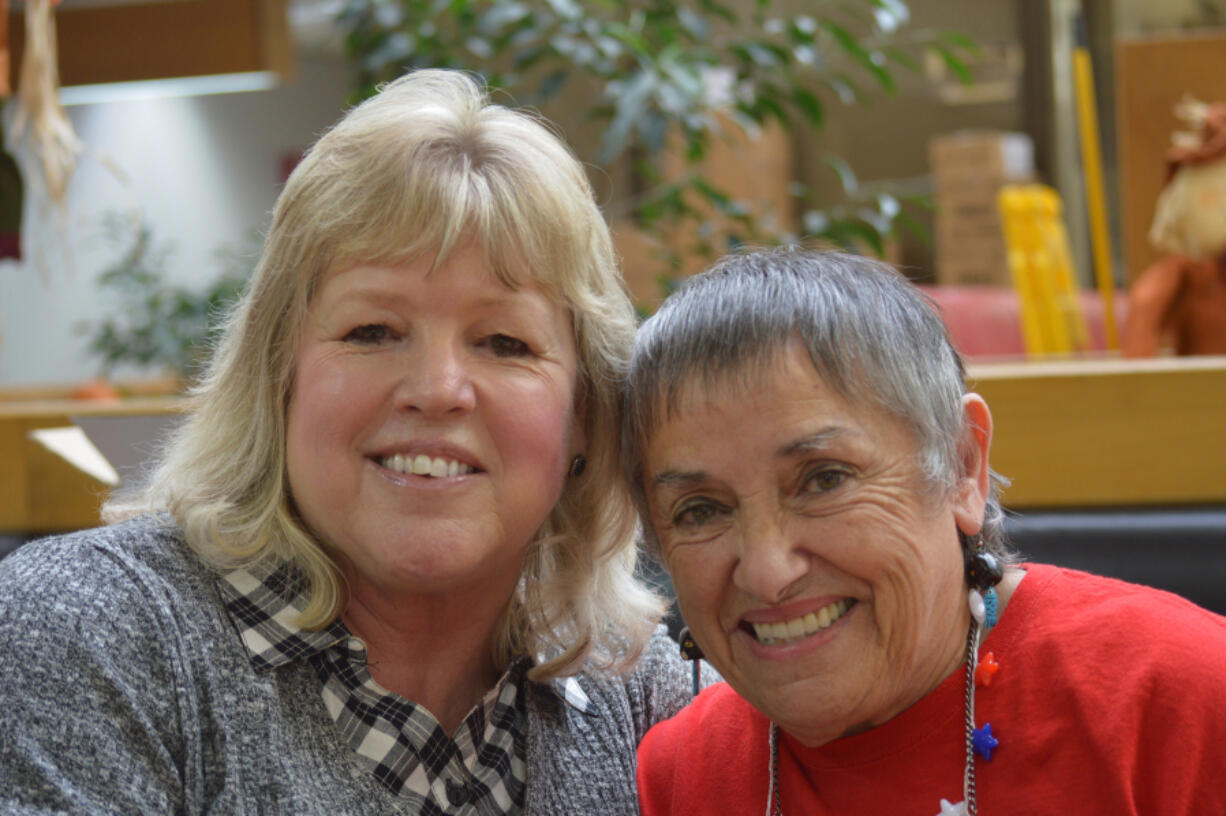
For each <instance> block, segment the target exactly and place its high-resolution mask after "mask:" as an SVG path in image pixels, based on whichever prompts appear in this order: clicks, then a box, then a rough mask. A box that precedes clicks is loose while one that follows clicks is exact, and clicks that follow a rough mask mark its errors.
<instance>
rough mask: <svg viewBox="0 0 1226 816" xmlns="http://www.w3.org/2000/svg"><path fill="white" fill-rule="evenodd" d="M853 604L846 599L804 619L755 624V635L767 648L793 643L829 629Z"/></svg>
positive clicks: (811, 613) (805, 616)
mask: <svg viewBox="0 0 1226 816" xmlns="http://www.w3.org/2000/svg"><path fill="white" fill-rule="evenodd" d="M851 604H852V601H851V600H850V599H848V598H844V599H843V600H841V601H837V602H835V603H832V604H830V605H829V606H827V607H825V608H823V609H822V610H821V611H820V612H817V613H813V612H810V613H809V614H807V615H804V616H803V617H799V618H793V619H792V620H790V621H780V622H777V623H755V624H754V625H753V631H754V635H755V636H756V637H757V638H758V641H759V642H761V643H764V644H766V645H767V646H778V645H781V644H784V643H791V642H792V641H795V640H800V639H801V638H803V637H808V636H809V635H812V634H814V633H815V632H820V631H821V630H823V629H825V628H827V627H828V626H830V625H831V624H832V623H834V622H835V621H837V620H838V619H839V618H841V617H842V616H843V614H844V613H845V612H846V611H847V610H848V609H850V608H851Z"/></svg>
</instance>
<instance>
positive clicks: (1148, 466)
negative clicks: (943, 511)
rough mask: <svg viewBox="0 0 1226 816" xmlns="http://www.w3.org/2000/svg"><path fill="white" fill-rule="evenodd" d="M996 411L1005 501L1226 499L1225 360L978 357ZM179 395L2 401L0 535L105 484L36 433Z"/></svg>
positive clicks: (76, 518) (64, 522) (65, 525)
mask: <svg viewBox="0 0 1226 816" xmlns="http://www.w3.org/2000/svg"><path fill="white" fill-rule="evenodd" d="M970 381H971V386H972V388H974V389H975V390H976V391H978V392H979V393H981V394H983V396H984V398H985V399H987V401H988V405H989V406H990V407H991V409H992V415H993V417H994V419H995V433H994V439H993V442H992V454H991V459H992V466H993V467H994V468H995V469H996V470H997V471H999V472H1000V473H1002V474H1004V475H1005V476H1008V477H1009V478H1010V479H1012V481H1013V485H1012V487H1010V488H1009V489H1008V490H1007V491H1006V492H1005V496H1004V499H1005V502H1004V503H1005V506H1006V507H1009V508H1016V509H1025V508H1038V507H1053V508H1058V507H1094V506H1109V505H1165V504H1190V503H1219V504H1221V503H1226V357H1200V358H1181V359H1161V360H1151V361H1135V360H1127V361H1126V360H1099V361H1068V362H1052V363H1010V364H993V365H982V364H981V365H974V366H971V370H970ZM182 408H183V400H182V399H181V398H178V397H165V396H162V397H156V396H155V397H138V398H133V399H128V400H124V401H123V402H120V403H100V402H83V401H72V400H31V399H21V400H3V399H0V456H3V461H4V462H5V466H4V467H3V469H0V533H9V534H33V533H46V532H55V531H60V530H72V529H78V528H81V527H90V526H93V525H96V524H98V523H99V518H98V506H99V504H100V502H101V500H102V499H103V498H104V497H105V495H106V492H107V487H106V485H104V484H102V483H101V482H98V481H96V480H94V479H92V478H90V477H89V476H86V475H85V474H84V473H82V472H80V471H79V470H77V469H76V468H74V467H73V466H72V465H70V464H68V463H67V462H65V461H64V460H63V459H61V458H59V457H58V456H56V455H55V454H52V453H50V452H49V451H47V450H45V449H44V448H43V447H42V446H41V445H39V444H38V443H37V442H35V441H34V440H32V439H31V438H30V436H29V433H30V431H32V430H34V429H36V428H49V427H56V426H63V425H69V424H71V419H70V417H73V416H99V415H133V414H170V413H178V412H179V411H181V410H182Z"/></svg>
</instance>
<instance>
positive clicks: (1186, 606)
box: [978, 565, 1226, 813]
mask: <svg viewBox="0 0 1226 816" xmlns="http://www.w3.org/2000/svg"><path fill="white" fill-rule="evenodd" d="M1028 584H1029V586H1027V585H1028ZM1019 602H1020V603H1019ZM1010 619H1012V620H1010ZM1001 623H1002V627H1001V628H1002V629H1005V628H1006V627H1005V626H1004V624H1006V623H1007V625H1008V631H1002V632H1001V633H1000V634H1002V635H1005V637H1003V638H1001V639H1000V640H998V641H996V642H995V643H994V642H993V636H994V635H995V634H996V632H995V631H994V632H993V633H992V635H989V638H988V640H987V642H986V643H985V648H988V649H996V650H997V651H996V657H997V659H998V660H999V661H1000V665H1001V670H1000V672H999V673H998V674H997V675H996V680H995V681H994V682H993V683H992V688H991V690H990V693H984V694H983V695H982V696H981V697H979V698H978V699H979V700H982V701H983V705H984V709H983V715H984V717H985V718H986V717H988V716H992V717H994V718H997V719H999V720H1000V721H1001V722H1002V727H1003V724H1005V723H1009V722H1010V721H1012V727H1013V728H1014V730H1015V731H1016V732H1018V733H1025V734H1026V735H1027V739H1028V740H1029V741H1030V742H1031V743H1033V744H1032V749H1033V750H1034V751H1035V754H1036V755H1042V756H1043V757H1044V761H1046V762H1049V763H1052V764H1053V765H1061V766H1062V765H1065V764H1067V765H1068V767H1070V768H1072V767H1075V768H1077V773H1078V774H1079V775H1080V776H1081V777H1082V779H1083V780H1084V781H1085V784H1101V785H1103V786H1107V787H1104V788H1103V790H1104V792H1105V791H1106V790H1108V788H1110V789H1111V790H1114V789H1115V788H1116V787H1117V786H1119V785H1121V784H1124V785H1127V786H1128V787H1129V790H1130V793H1129V795H1130V796H1132V797H1134V798H1135V800H1136V801H1138V802H1144V803H1147V804H1145V805H1144V806H1142V807H1139V808H1138V812H1164V813H1191V812H1206V811H1200V810H1196V809H1195V807H1194V806H1192V809H1188V808H1185V807H1184V805H1183V804H1182V803H1184V802H1185V801H1186V802H1193V801H1195V799H1196V796H1197V793H1196V791H1200V792H1201V794H1202V795H1203V793H1204V792H1205V791H1206V790H1209V789H1210V787H1213V786H1216V784H1217V780H1218V779H1220V778H1221V775H1222V774H1223V773H1226V761H1223V759H1222V758H1221V756H1222V755H1221V751H1220V746H1221V745H1222V744H1223V743H1226V717H1223V716H1222V713H1221V712H1222V711H1226V683H1223V682H1222V678H1223V677H1224V676H1226V618H1223V617H1222V616H1220V615H1216V614H1214V613H1212V612H1209V611H1208V610H1205V609H1202V608H1200V607H1198V606H1196V605H1194V604H1192V603H1190V602H1188V601H1187V600H1185V599H1183V598H1181V597H1179V596H1177V595H1173V594H1171V593H1168V592H1163V591H1161V590H1156V589H1152V588H1149V587H1143V586H1138V585H1136V584H1130V583H1127V582H1124V581H1119V580H1116V579H1113V578H1104V577H1101V576H1096V575H1090V574H1087V573H1083V572H1078V571H1075V570H1068V569H1062V568H1058V567H1051V566H1044V565H1027V577H1026V578H1025V579H1023V580H1022V582H1021V584H1020V585H1019V591H1018V593H1016V594H1015V595H1014V597H1013V600H1012V601H1011V602H1010V604H1009V606H1008V608H1007V609H1006V612H1005V616H1004V617H1003V618H1002V621H1001ZM1002 741H1003V740H1002ZM1105 746H1110V748H1109V750H1101V749H1103V748H1104V747H1105ZM1095 780H1097V781H1095ZM1213 789H1214V790H1216V787H1213ZM1215 812H1217V811H1215Z"/></svg>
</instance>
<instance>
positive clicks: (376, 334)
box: [344, 323, 395, 346]
mask: <svg viewBox="0 0 1226 816" xmlns="http://www.w3.org/2000/svg"><path fill="white" fill-rule="evenodd" d="M393 339H395V334H394V333H393V332H392V330H391V329H390V328H389V327H387V326H385V325H384V324H382V323H368V324H366V325H364V326H358V327H357V328H354V329H351V330H350V331H349V333H348V334H346V335H345V337H344V341H345V342H346V343H356V344H358V345H361V346H375V345H378V344H380V343H386V342H388V341H389V340H393Z"/></svg>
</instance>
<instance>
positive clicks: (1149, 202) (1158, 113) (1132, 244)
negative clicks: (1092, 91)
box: [1115, 32, 1226, 282]
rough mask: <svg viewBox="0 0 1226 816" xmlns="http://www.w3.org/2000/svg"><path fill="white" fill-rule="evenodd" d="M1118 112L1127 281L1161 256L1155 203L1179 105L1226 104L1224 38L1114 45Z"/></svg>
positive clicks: (1220, 35)
mask: <svg viewBox="0 0 1226 816" xmlns="http://www.w3.org/2000/svg"><path fill="white" fill-rule="evenodd" d="M1115 71H1116V94H1117V97H1116V111H1117V115H1118V123H1117V127H1118V136H1119V174H1120V197H1121V198H1122V199H1123V201H1122V205H1123V207H1122V211H1121V218H1120V224H1121V229H1122V231H1123V246H1124V262H1125V267H1126V273H1127V280H1128V281H1129V282H1131V281H1134V280H1136V279H1137V276H1138V275H1140V274H1141V273H1142V272H1143V271H1145V268H1146V267H1147V266H1149V264H1151V263H1153V261H1154V259H1155V258H1156V257H1157V255H1158V253H1157V252H1156V251H1155V250H1154V249H1153V247H1151V246H1150V245H1149V226H1150V223H1151V222H1152V221H1153V219H1154V204H1155V203H1156V202H1157V200H1158V194H1159V193H1160V192H1161V191H1162V187H1163V184H1164V182H1165V180H1166V159H1165V156H1166V151H1167V148H1168V147H1169V146H1170V144H1171V134H1172V133H1173V132H1175V131H1176V130H1183V129H1184V127H1185V126H1184V125H1183V123H1181V122H1180V121H1179V120H1178V119H1176V118H1175V113H1174V109H1175V103H1176V102H1178V101H1179V100H1180V98H1182V97H1183V96H1184V94H1191V95H1192V96H1194V97H1196V98H1197V99H1199V100H1201V101H1202V102H1226V34H1224V33H1222V32H1214V33H1204V34H1189V35H1180V36H1170V37H1151V38H1145V39H1124V40H1120V42H1119V43H1118V44H1117V45H1116V55H1115Z"/></svg>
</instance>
